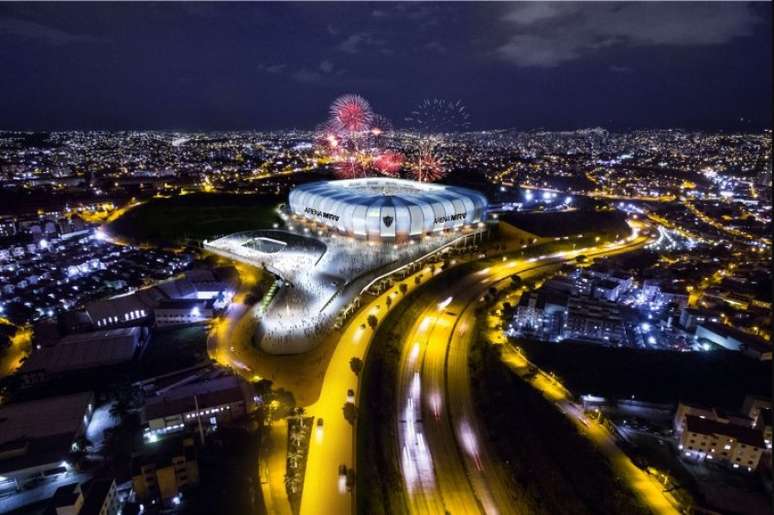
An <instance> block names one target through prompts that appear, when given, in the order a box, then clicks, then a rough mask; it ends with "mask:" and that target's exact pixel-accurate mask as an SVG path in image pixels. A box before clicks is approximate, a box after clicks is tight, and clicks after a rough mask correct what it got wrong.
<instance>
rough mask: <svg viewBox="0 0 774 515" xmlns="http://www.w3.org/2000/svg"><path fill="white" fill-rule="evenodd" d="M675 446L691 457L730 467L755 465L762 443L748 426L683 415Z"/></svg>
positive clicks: (763, 446)
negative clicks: (681, 426) (682, 422)
mask: <svg viewBox="0 0 774 515" xmlns="http://www.w3.org/2000/svg"><path fill="white" fill-rule="evenodd" d="M678 442H679V445H678V448H679V449H680V450H681V451H682V453H683V455H684V456H685V457H686V458H689V459H695V460H714V461H718V462H721V463H726V464H728V465H731V466H733V467H734V468H744V469H746V470H747V471H752V470H755V469H756V468H758V463H759V462H760V459H761V456H762V455H763V452H764V451H765V450H766V445H765V443H764V441H763V432H762V431H760V430H757V429H754V428H752V427H747V426H742V425H737V424H732V423H724V422H720V421H717V420H712V419H709V418H702V417H701V416H695V415H687V416H686V417H685V424H684V426H683V428H682V431H681V432H680V434H679V435H678Z"/></svg>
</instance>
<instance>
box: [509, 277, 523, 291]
mask: <svg viewBox="0 0 774 515" xmlns="http://www.w3.org/2000/svg"><path fill="white" fill-rule="evenodd" d="M523 283H524V281H522V280H521V277H519V276H518V275H512V276H511V285H512V286H513V287H514V288H520V287H521V285H522V284H523Z"/></svg>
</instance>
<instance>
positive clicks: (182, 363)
mask: <svg viewBox="0 0 774 515" xmlns="http://www.w3.org/2000/svg"><path fill="white" fill-rule="evenodd" d="M205 359H207V326H206V325H195V326H188V327H178V328H170V329H154V330H153V335H152V336H151V339H150V342H148V348H147V349H145V353H144V354H143V356H142V361H141V364H140V367H141V371H142V376H143V377H144V378H148V377H154V376H157V375H161V374H166V373H169V372H173V371H175V370H179V369H181V368H186V367H190V366H193V365H196V364H197V363H201V362H202V361H204V360H205Z"/></svg>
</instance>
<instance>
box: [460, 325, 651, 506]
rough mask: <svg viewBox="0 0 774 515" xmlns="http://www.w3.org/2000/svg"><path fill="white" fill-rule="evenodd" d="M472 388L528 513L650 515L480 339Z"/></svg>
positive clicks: (603, 461) (540, 397) (592, 449)
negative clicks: (620, 514) (625, 514)
mask: <svg viewBox="0 0 774 515" xmlns="http://www.w3.org/2000/svg"><path fill="white" fill-rule="evenodd" d="M470 366H471V382H472V384H473V389H474V394H475V398H476V404H477V409H478V410H479V412H480V414H481V417H482V419H483V420H485V421H486V424H485V425H486V428H487V432H488V437H489V439H490V441H491V442H492V445H493V446H494V448H495V449H496V451H497V453H498V455H499V456H500V457H501V458H502V459H503V461H504V463H507V464H508V466H509V469H510V472H511V475H512V480H513V482H514V484H515V485H516V488H514V490H513V491H514V494H518V495H519V496H520V501H521V503H520V511H521V512H524V513H540V514H543V513H545V514H550V513H573V514H579V515H582V514H592V513H593V514H600V515H602V514H611V515H612V514H618V513H627V514H637V513H643V514H644V513H647V512H648V511H647V509H646V508H645V507H644V506H642V505H641V504H640V503H639V502H638V501H637V499H636V498H635V497H634V494H633V493H632V492H631V491H630V490H629V489H628V487H627V486H626V484H625V483H624V482H622V481H621V480H619V479H618V478H617V477H616V476H615V474H614V472H613V471H612V469H611V467H610V465H609V463H608V462H607V461H606V459H605V458H604V456H603V455H602V454H600V453H599V451H598V450H597V449H596V448H595V447H594V444H593V443H592V442H590V441H589V440H588V439H587V438H585V437H584V436H583V435H581V434H580V433H578V430H577V429H576V427H575V426H574V425H573V423H572V422H571V421H570V420H568V419H567V418H566V417H565V416H564V415H563V414H562V413H561V412H559V410H557V409H556V407H554V405H553V404H552V403H551V402H549V401H548V400H546V399H545V398H544V397H543V395H542V394H541V393H540V392H538V391H536V390H535V389H534V388H532V387H531V386H530V385H529V384H527V383H525V382H524V381H522V380H521V379H519V378H518V377H517V376H516V375H514V374H513V373H512V372H511V371H510V369H509V368H508V367H507V365H505V364H504V363H503V362H502V360H501V357H500V348H499V346H496V345H490V344H488V343H486V342H485V341H484V340H483V339H482V338H479V339H477V341H476V342H475V343H474V345H473V349H472V351H471V359H470Z"/></svg>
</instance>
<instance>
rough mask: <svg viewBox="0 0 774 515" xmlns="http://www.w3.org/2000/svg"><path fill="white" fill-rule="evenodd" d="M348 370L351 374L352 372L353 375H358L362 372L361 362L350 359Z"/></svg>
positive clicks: (357, 359) (356, 359) (358, 359)
mask: <svg viewBox="0 0 774 515" xmlns="http://www.w3.org/2000/svg"><path fill="white" fill-rule="evenodd" d="M349 368H351V369H352V372H354V373H355V375H360V371H361V370H363V360H361V359H360V358H352V359H351V360H349Z"/></svg>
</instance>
